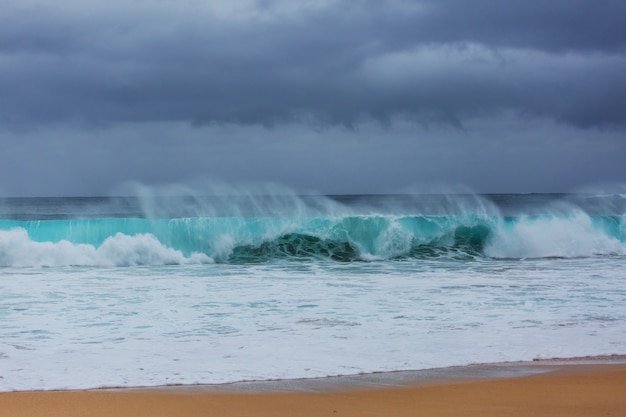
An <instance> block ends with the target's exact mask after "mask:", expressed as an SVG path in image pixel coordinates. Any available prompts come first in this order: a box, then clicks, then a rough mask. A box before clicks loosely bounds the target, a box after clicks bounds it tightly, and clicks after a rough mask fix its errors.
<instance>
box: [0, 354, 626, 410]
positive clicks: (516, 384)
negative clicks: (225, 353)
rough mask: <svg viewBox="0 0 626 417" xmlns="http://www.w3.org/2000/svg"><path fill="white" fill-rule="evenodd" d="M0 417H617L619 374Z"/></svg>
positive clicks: (605, 371)
mask: <svg viewBox="0 0 626 417" xmlns="http://www.w3.org/2000/svg"><path fill="white" fill-rule="evenodd" d="M0 415H2V416H7V417H26V416H42V417H43V416H46V417H55V416H59V417H61V416H62V417H73V416H76V417H78V416H80V417H89V416H93V417H99V416H103V417H104V416H107V417H109V416H125V417H144V416H145V417H148V416H150V417H160V416H168V417H170V416H187V417H195V416H203V417H207V416H220V417H228V416H233V417H234V416H237V417H242V416H247V417H253V416H257V417H266V416H267V417H281V416H289V417H298V416H302V417H319V416H346V417H351V416H353V417H357V416H358V417H368V416H372V417H373V416H379V417H381V416H384V417H395V416H431V417H432V416H435V417H436V416H485V417H489V416H494V417H496V416H497V417H503V416H520V417H521V416H524V417H526V416H568V417H576V416H626V364H625V363H624V361H623V358H622V360H620V361H604V360H603V361H562V362H559V361H548V362H541V363H520V364H501V365H480V366H470V367H459V368H448V369H443V370H430V371H417V372H398V373H382V374H370V375H361V376H354V377H339V378H322V379H316V380H296V381H273V382H257V383H240V384H226V385H216V386H178V387H158V388H133V389H101V390H87V391H39V392H11V393H1V394H0Z"/></svg>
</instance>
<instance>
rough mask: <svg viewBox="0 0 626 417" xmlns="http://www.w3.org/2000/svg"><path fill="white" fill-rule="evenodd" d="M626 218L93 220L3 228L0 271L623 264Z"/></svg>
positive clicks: (2, 224)
mask: <svg viewBox="0 0 626 417" xmlns="http://www.w3.org/2000/svg"><path fill="white" fill-rule="evenodd" d="M625 223H626V222H625V216H623V215H622V216H592V215H589V214H587V213H585V212H584V211H581V210H578V211H576V210H573V211H569V212H564V213H552V214H545V215H532V216H530V215H521V216H498V215H493V214H485V213H465V214H459V215H413V216H409V215H347V216H337V217H334V216H318V217H188V218H175V219H143V218H91V219H70V220H31V221H16V220H5V221H0V266H3V267H24V266H65V265H68V266H69V265H82V266H136V265H177V264H189V263H211V262H224V263H238V264H239V263H262V262H270V261H273V260H283V259H291V260H329V261H338V262H356V261H376V260H403V259H450V260H471V259H477V258H514V259H519V258H544V257H545V258H553V257H564V258H569V257H588V256H623V255H625V254H626V245H625V240H626V239H625V236H626V226H625Z"/></svg>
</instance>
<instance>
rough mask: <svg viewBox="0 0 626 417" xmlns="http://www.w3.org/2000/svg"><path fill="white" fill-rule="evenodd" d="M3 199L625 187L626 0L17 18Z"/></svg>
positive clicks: (234, 2) (116, 4)
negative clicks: (208, 187)
mask: <svg viewBox="0 0 626 417" xmlns="http://www.w3.org/2000/svg"><path fill="white" fill-rule="evenodd" d="M0 92H1V94H0V142H1V143H2V145H3V152H2V154H0V194H4V195H43V194H45V195H49V194H63V195H67V194H81V195H82V194H106V193H107V192H110V190H112V189H115V187H116V185H117V184H119V183H121V182H123V181H125V180H139V181H143V182H147V183H159V182H172V181H179V180H184V179H185V178H192V177H199V176H217V177H220V178H222V179H224V180H226V181H228V180H233V181H239V180H247V179H254V180H268V181H277V182H284V183H287V184H289V185H293V186H294V187H296V188H303V189H304V188H306V189H311V188H312V189H316V190H319V191H321V192H391V191H398V189H399V188H400V187H401V186H404V185H410V184H413V183H419V182H438V183H448V184H450V183H465V184H466V185H469V186H470V187H473V188H475V189H476V190H478V191H491V192H493V191H499V192H515V191H523V192H528V191H567V190H572V189H576V187H578V186H580V185H585V184H590V183H591V184H593V183H598V182H617V183H620V182H622V183H626V170H624V168H623V165H624V164H623V161H624V160H626V6H625V5H624V2H623V1H622V0H603V1H589V0H553V1H549V2H545V1H539V0H528V1H524V2H522V1H518V2H503V1H500V0H471V1H467V0H464V1H462V0H437V1H435V0H413V1H409V0H377V1H374V0H302V1H297V2H294V1H288V0H230V1H217V0H215V1H210V0H184V1H180V0H179V1H174V0H153V1H143V0H134V1H127V0H123V1H122V0H107V1H103V0H93V1H89V2H78V1H73V0H60V1H47V0H23V1H19V2H18V1H13V0H9V1H5V2H4V3H3V5H2V12H1V13H0Z"/></svg>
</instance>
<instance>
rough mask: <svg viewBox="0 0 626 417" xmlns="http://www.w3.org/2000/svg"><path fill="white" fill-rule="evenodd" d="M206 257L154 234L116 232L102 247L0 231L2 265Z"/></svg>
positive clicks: (192, 260) (125, 263)
mask: <svg viewBox="0 0 626 417" xmlns="http://www.w3.org/2000/svg"><path fill="white" fill-rule="evenodd" d="M211 262H213V260H212V259H211V258H209V257H208V256H207V255H204V254H200V253H193V254H191V255H190V256H188V257H185V256H184V255H183V253H182V252H181V251H179V250H175V249H172V248H168V247H165V246H163V244H161V242H159V241H158V240H157V239H156V237H154V236H153V235H151V234H137V235H134V236H128V235H124V234H122V233H116V234H115V235H113V236H111V237H108V238H107V239H106V240H105V241H104V242H103V243H102V245H100V246H98V247H95V246H93V245H89V244H79V243H72V242H69V241H67V240H61V241H59V242H37V241H34V240H32V239H31V238H30V236H29V235H28V232H27V231H26V230H24V229H22V228H15V229H11V230H0V266H3V267H6V266H13V267H25V266H29V267H42V266H47V267H51V266H69V265H73V266H81V265H82V266H137V265H170V264H187V263H211Z"/></svg>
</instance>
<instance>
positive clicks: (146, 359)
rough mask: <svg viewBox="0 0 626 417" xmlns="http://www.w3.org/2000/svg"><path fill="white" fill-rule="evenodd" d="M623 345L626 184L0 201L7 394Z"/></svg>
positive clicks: (2, 360) (494, 358)
mask: <svg viewBox="0 0 626 417" xmlns="http://www.w3.org/2000/svg"><path fill="white" fill-rule="evenodd" d="M625 353H626V196H624V195H619V194H604V195H594V194H577V195H553V194H550V195H548V194H524V195H470V194H455V195H443V194H428V195H426V194H423V195H395V196H354V195H353V196H330V197H323V196H297V195H294V194H290V193H275V194H266V193H261V194H259V193H254V192H246V193H235V194H231V195H221V196H189V195H183V196H168V197H164V196H155V195H141V196H136V197H125V198H25V199H18V198H12V199H11V198H7V199H0V391H11V390H32V389H36V390H40V389H67V388H97V387H130V386H155V385H166V384H212V383H226V382H234V381H247V380H266V379H291V378H307V377H323V376H331V375H349V374H358V373H366V372H375V371H395V370H419V369H429V368H438V367H448V366H456V365H467V364H473V363H490V362H504V361H520V360H533V359H539V358H554V357H560V358H566V357H579V356H590V355H612V354H625Z"/></svg>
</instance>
